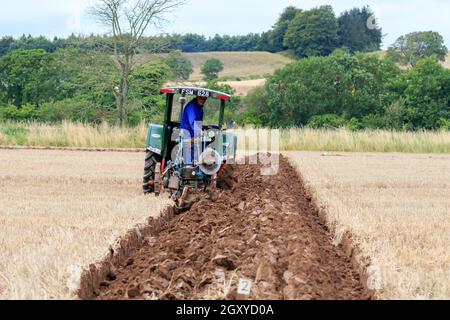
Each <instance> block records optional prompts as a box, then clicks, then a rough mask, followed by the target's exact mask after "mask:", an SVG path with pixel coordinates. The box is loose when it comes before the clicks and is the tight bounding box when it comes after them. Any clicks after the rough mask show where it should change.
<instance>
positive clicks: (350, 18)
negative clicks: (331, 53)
mask: <svg viewBox="0 0 450 320" xmlns="http://www.w3.org/2000/svg"><path fill="white" fill-rule="evenodd" d="M338 20H339V32H338V34H339V39H340V45H341V46H343V47H345V48H348V49H349V50H350V51H351V52H372V51H376V50H380V46H381V41H382V38H383V33H382V30H381V28H379V27H377V26H376V19H375V15H374V13H373V11H372V10H371V9H370V7H368V6H366V7H363V8H361V9H359V8H353V9H351V10H349V11H345V12H344V13H342V14H341V15H340V17H339V19H338Z"/></svg>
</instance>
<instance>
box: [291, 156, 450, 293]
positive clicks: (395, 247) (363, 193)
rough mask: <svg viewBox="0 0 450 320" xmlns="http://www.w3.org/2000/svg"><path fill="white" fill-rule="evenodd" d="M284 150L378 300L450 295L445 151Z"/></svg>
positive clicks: (448, 161) (449, 163)
mask: <svg viewBox="0 0 450 320" xmlns="http://www.w3.org/2000/svg"><path fill="white" fill-rule="evenodd" d="M287 155H288V156H289V159H290V162H291V163H292V164H293V165H294V166H295V167H296V168H297V169H298V171H299V172H301V175H302V176H303V178H304V180H305V182H306V184H307V187H308V188H309V189H310V190H311V191H312V192H313V193H314V194H315V197H316V199H317V202H318V205H319V206H321V207H322V209H323V211H324V213H325V214H326V217H327V221H328V225H329V226H330V228H331V229H335V242H336V243H339V242H341V241H342V240H343V239H344V238H345V237H344V235H345V233H346V232H350V233H351V236H352V241H353V242H354V243H355V244H356V245H357V246H358V247H359V249H360V250H359V252H358V257H357V259H358V260H359V262H360V263H361V264H362V265H365V266H366V267H367V269H368V274H369V275H370V278H369V282H370V285H371V286H372V288H374V289H376V290H377V297H378V298H381V299H449V298H450V282H449V281H448V279H449V275H450V251H449V250H448V248H450V223H449V221H450V155H448V154H447V155H427V154H417V155H413V154H396V153H386V154H382V153H381V154H375V153H367V154H364V153H358V154H352V153H342V154H332V153H329V154H321V153H305V152H288V153H287Z"/></svg>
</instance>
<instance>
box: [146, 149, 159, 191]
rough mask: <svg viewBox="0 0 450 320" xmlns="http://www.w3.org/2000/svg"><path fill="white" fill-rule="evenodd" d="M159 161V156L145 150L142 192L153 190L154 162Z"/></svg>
mask: <svg viewBox="0 0 450 320" xmlns="http://www.w3.org/2000/svg"><path fill="white" fill-rule="evenodd" d="M160 161H161V156H160V155H158V154H157V153H154V152H152V151H150V150H147V154H146V156H145V166H144V179H143V182H142V192H143V193H144V194H148V193H152V192H154V191H155V170H156V164H157V163H158V162H160Z"/></svg>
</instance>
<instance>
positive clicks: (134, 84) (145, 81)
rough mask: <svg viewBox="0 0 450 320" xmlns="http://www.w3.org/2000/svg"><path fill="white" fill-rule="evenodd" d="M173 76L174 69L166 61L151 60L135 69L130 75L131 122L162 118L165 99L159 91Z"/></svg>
mask: <svg viewBox="0 0 450 320" xmlns="http://www.w3.org/2000/svg"><path fill="white" fill-rule="evenodd" d="M173 76H174V73H173V70H172V69H171V68H170V67H169V66H168V65H167V64H166V63H165V62H164V61H150V62H148V63H146V64H144V65H141V66H139V67H138V68H136V69H135V70H134V71H133V73H132V74H131V76H130V98H131V99H130V100H131V103H132V105H131V106H130V110H131V111H130V112H129V115H128V121H130V122H131V123H130V124H132V125H137V124H139V123H140V122H141V121H142V120H151V119H162V115H163V113H164V107H165V103H164V101H165V100H164V97H163V96H161V95H160V94H159V93H160V90H161V87H162V86H163V85H164V83H165V82H166V81H167V80H169V79H170V78H173Z"/></svg>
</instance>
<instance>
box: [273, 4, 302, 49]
mask: <svg viewBox="0 0 450 320" xmlns="http://www.w3.org/2000/svg"><path fill="white" fill-rule="evenodd" d="M301 12H302V10H300V9H297V8H295V7H293V6H289V7H287V8H286V9H284V11H283V13H282V14H281V16H280V18H279V19H278V21H277V23H276V24H275V25H274V26H273V29H272V30H271V31H270V33H269V35H268V44H269V47H270V51H272V52H279V51H284V50H287V49H288V48H287V47H286V46H285V44H284V37H285V35H286V31H287V30H288V27H289V24H290V23H291V21H292V20H294V18H295V16H296V15H297V14H298V13H301Z"/></svg>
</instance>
